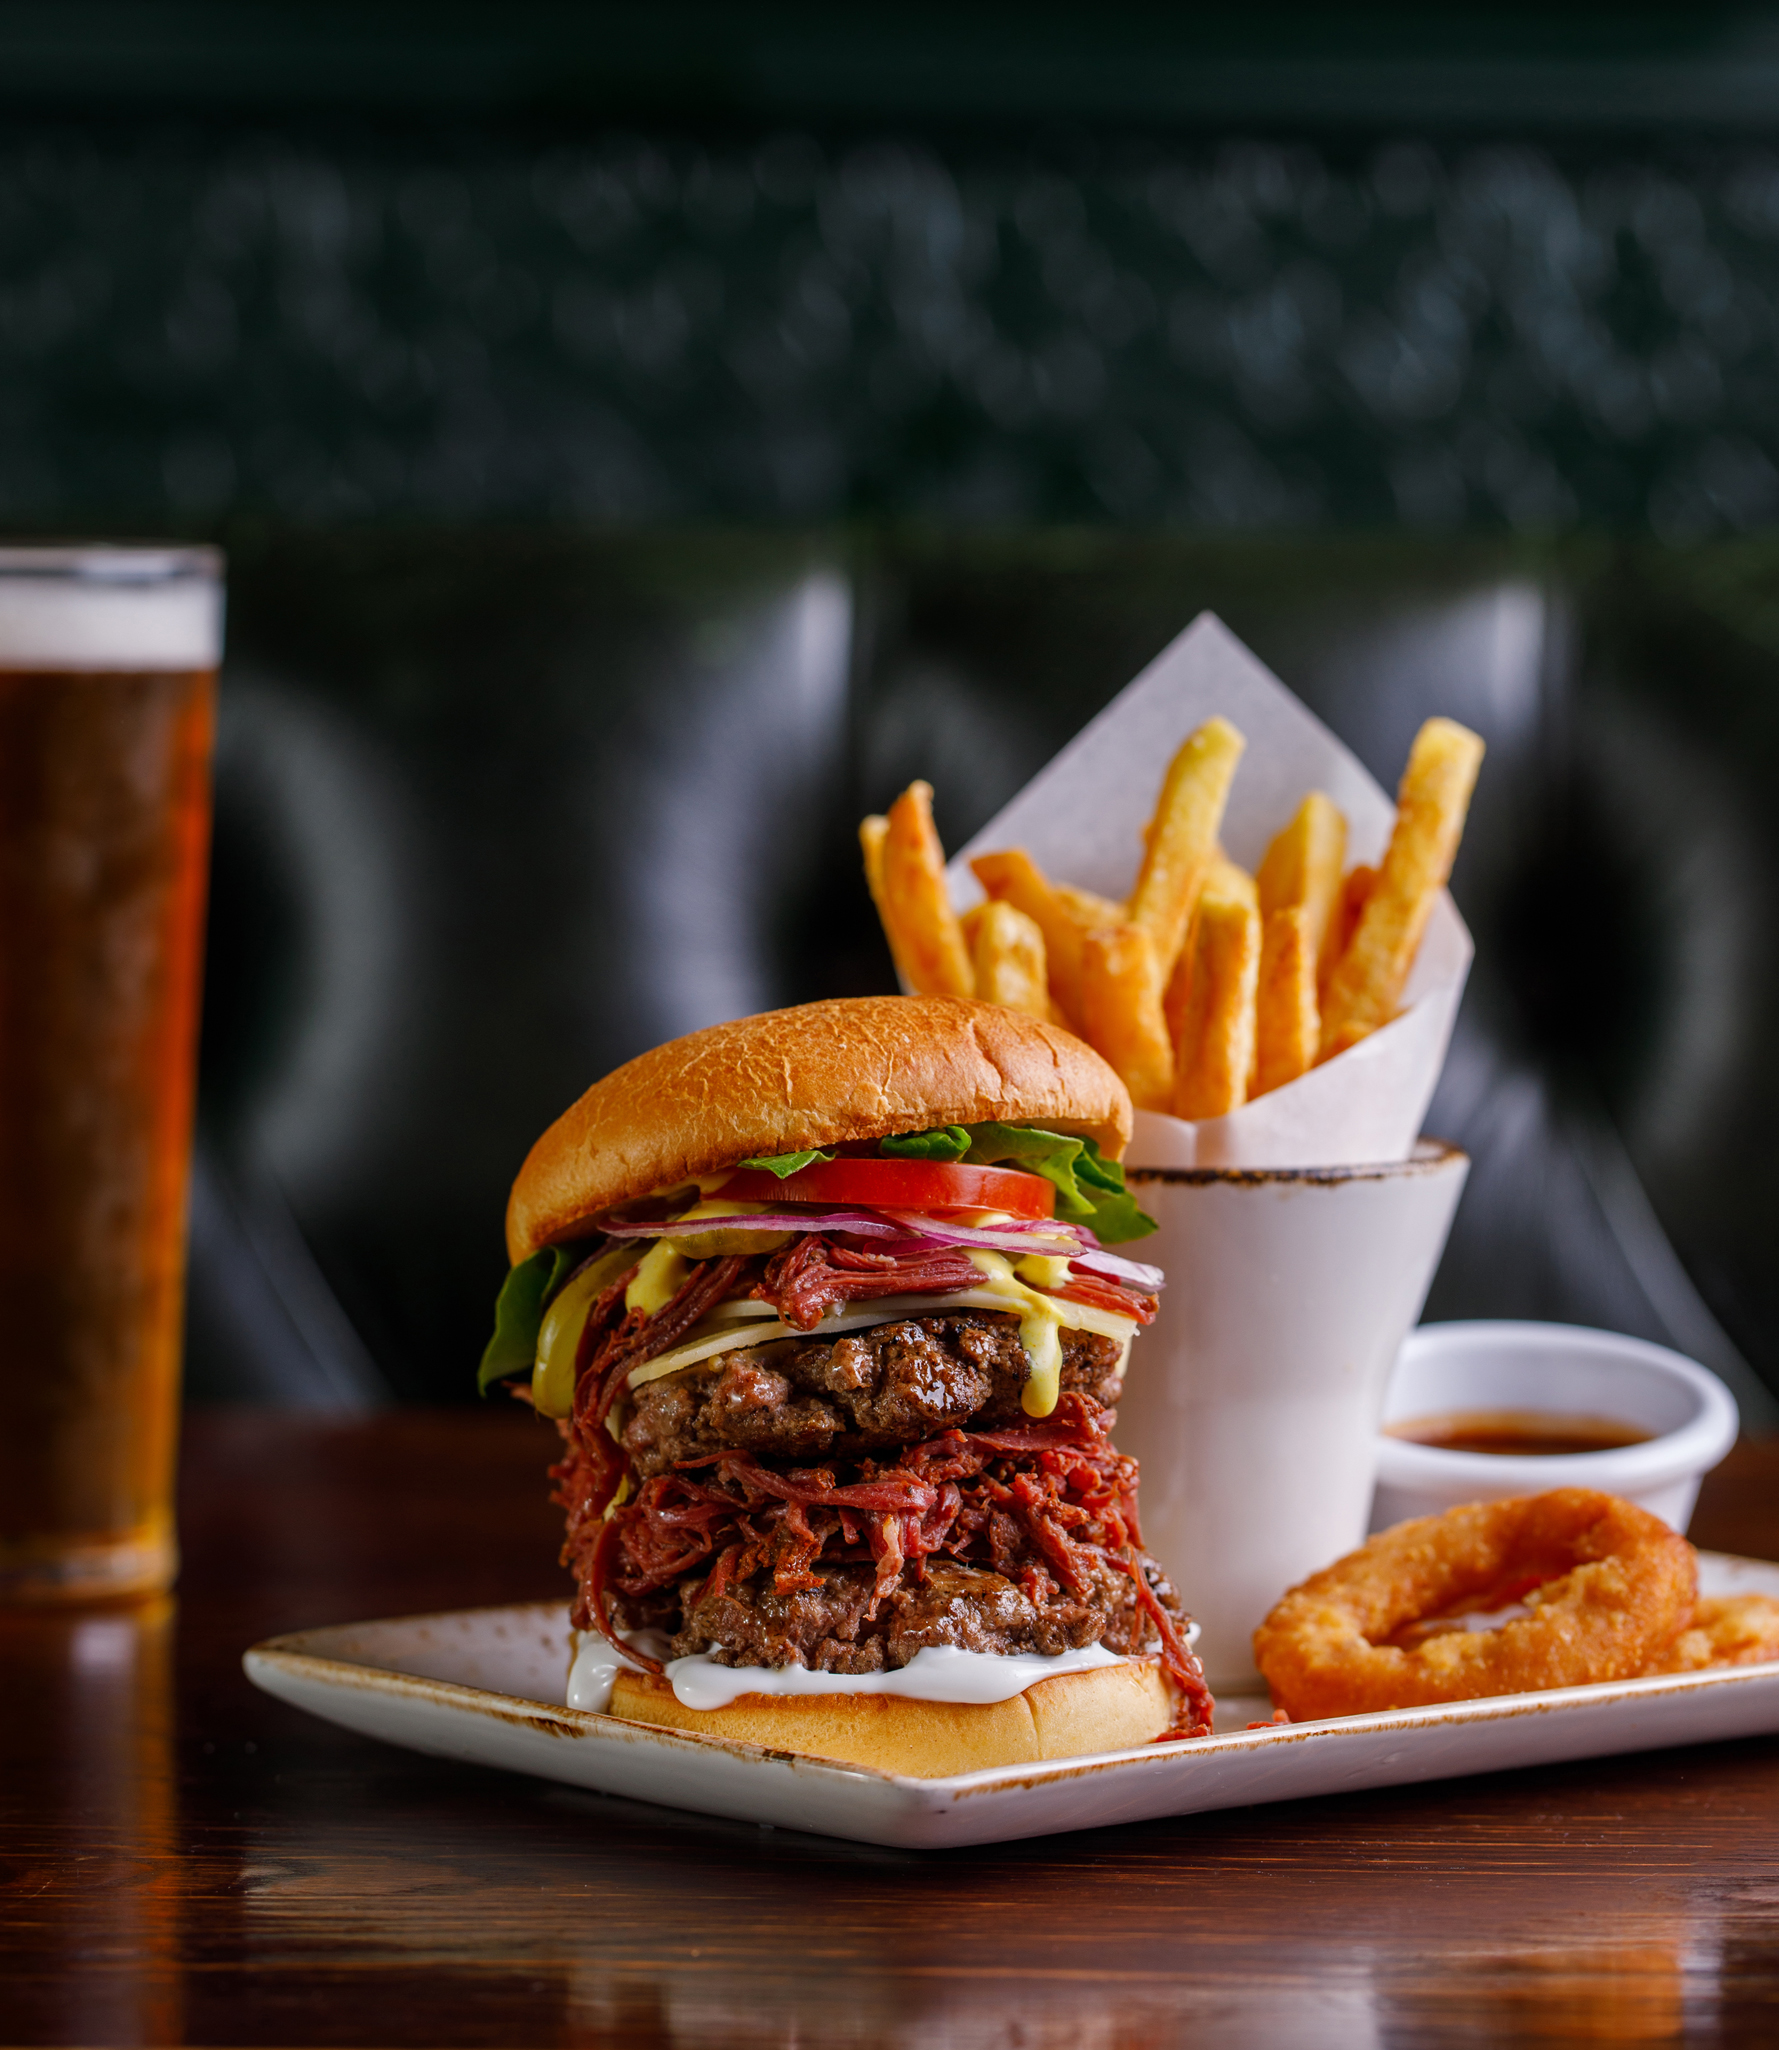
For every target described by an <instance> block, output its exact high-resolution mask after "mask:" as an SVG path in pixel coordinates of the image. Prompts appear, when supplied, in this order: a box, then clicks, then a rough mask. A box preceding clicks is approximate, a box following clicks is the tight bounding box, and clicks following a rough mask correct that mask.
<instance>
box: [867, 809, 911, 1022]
mask: <svg viewBox="0 0 1779 2050" xmlns="http://www.w3.org/2000/svg"><path fill="white" fill-rule="evenodd" d="M888 837H889V820H888V819H886V818H885V817H884V816H883V815H882V813H881V812H873V813H872V814H871V816H870V817H869V818H865V819H860V821H859V848H860V851H861V852H862V853H863V854H864V857H865V883H866V887H867V888H868V889H869V890H870V892H871V902H872V903H873V904H875V905H876V907H877V919H878V923H879V924H880V925H881V926H882V927H883V936H884V938H885V939H886V940H888V941H889V950H890V959H891V960H893V961H894V962H895V964H896V973H897V974H898V975H899V976H900V977H901V978H902V980H903V981H904V982H908V983H912V980H913V978H912V977H911V976H910V975H909V973H908V964H907V963H906V962H905V961H904V960H903V959H902V950H901V948H900V947H899V946H898V945H897V944H896V927H895V921H894V919H893V918H892V916H891V914H890V906H889V897H888V895H887V894H886V892H885V890H884V887H883V843H884V841H885V840H886V839H887V838H888Z"/></svg>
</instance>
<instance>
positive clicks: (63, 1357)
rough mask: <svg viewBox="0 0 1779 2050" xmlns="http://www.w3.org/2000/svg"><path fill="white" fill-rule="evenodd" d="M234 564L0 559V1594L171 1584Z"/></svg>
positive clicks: (155, 554)
mask: <svg viewBox="0 0 1779 2050" xmlns="http://www.w3.org/2000/svg"><path fill="white" fill-rule="evenodd" d="M220 569H221V566H220V563H219V561H218V559H217V557H216V556H215V555H214V554H213V553H211V552H210V551H208V550H203V549H164V550H149V549H121V548H66V549H61V548H58V549H36V548H32V549H0V1359H3V1360H4V1362H5V1381H4V1394H3V1396H0V1401H3V1402H4V1421H3V1422H0V1602H19V1601H79V1600H87V1599H92V1598H97V1597H102V1596H106V1595H122V1594H132V1593H139V1592H143V1591H145V1590H150V1589H156V1588H163V1587H165V1586H167V1585H168V1584H169V1583H170V1582H171V1580H172V1578H173V1575H174V1572H175V1569H176V1566H177V1560H178V1555H177V1552H176V1549H175V1544H174V1532H173V1501H172V1491H173V1464H174V1450H175V1435H176V1427H177V1419H178V1399H179V1359H180V1336H181V1323H182V1312H183V1304H184V1266H185V1206H186V1179H187V1170H188V1166H189V1160H190V1151H191V1121H192V1090H193V1075H194V1064H195V1056H196V1038H197V1004H198V975H199V961H200V954H201V951H202V943H203V913H204V879H205V869H206V861H207V856H208V851H209V834H210V782H209V772H210V740H211V728H212V723H213V713H214V704H215V686H216V667H217V661H218V658H219V655H220V652H221V640H222V587H221V577H220Z"/></svg>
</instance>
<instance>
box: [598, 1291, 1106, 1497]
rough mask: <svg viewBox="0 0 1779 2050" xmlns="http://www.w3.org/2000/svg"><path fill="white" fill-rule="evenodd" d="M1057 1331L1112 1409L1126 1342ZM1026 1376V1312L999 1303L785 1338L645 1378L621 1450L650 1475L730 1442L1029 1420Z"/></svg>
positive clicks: (838, 1449)
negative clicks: (1022, 1334) (1019, 1317)
mask: <svg viewBox="0 0 1779 2050" xmlns="http://www.w3.org/2000/svg"><path fill="white" fill-rule="evenodd" d="M1061 1336H1062V1385H1063V1387H1064V1388H1065V1389H1079V1390H1080V1391H1081V1392H1082V1393H1083V1394H1085V1395H1090V1396H1092V1397H1093V1399H1094V1401H1095V1402H1097V1403H1099V1404H1101V1405H1102V1406H1103V1407H1107V1408H1109V1407H1110V1406H1111V1405H1112V1404H1113V1403H1115V1402H1116V1401H1117V1399H1118V1392H1119V1388H1120V1386H1121V1385H1122V1384H1121V1374H1120V1363H1121V1356H1122V1351H1123V1348H1122V1347H1121V1346H1120V1345H1119V1344H1118V1342H1117V1340H1116V1339H1111V1338H1105V1337H1102V1336H1101V1335H1100V1334H1099V1333H1098V1332H1097V1331H1065V1332H1063V1333H1062V1334H1061ZM1025 1378H1026V1356H1025V1348H1024V1347H1023V1346H1022V1345H1021V1344H1020V1342H1019V1326H1018V1323H1017V1321H1016V1319H1014V1318H1012V1317H1005V1316H1000V1315H997V1314H995V1313H993V1312H978V1311H975V1310H954V1311H945V1312H940V1313H938V1314H936V1315H933V1316H930V1317H904V1318H901V1319H900V1320H898V1321H897V1322H895V1323H893V1324H878V1325H874V1326H872V1327H871V1328H870V1329H869V1330H865V1331H850V1332H847V1333H846V1334H845V1335H844V1336H842V1337H839V1338H833V1339H829V1340H827V1341H825V1342H816V1341H813V1340H809V1339H800V1338H782V1339H777V1340H774V1341H772V1342H771V1343H769V1344H766V1345H753V1346H749V1347H747V1349H746V1350H745V1351H739V1352H731V1353H724V1354H723V1355H722V1356H721V1357H720V1358H719V1359H717V1360H715V1361H713V1362H712V1364H711V1365H710V1366H708V1367H688V1368H687V1369H686V1370H685V1372H683V1373H680V1374H673V1375H670V1376H669V1377H668V1378H667V1379H665V1380H662V1381H651V1382H649V1383H647V1384H646V1385H645V1386H643V1387H642V1388H640V1389H638V1390H637V1392H636V1394H635V1395H634V1397H632V1406H631V1412H630V1416H629V1418H628V1420H627V1422H626V1423H625V1425H624V1449H625V1450H626V1451H627V1452H628V1453H629V1454H630V1457H631V1459H632V1460H633V1461H634V1462H635V1466H636V1470H637V1473H638V1474H639V1475H640V1476H641V1477H642V1478H643V1479H644V1480H649V1479H652V1478H653V1477H654V1476H655V1475H656V1474H659V1473H665V1472H666V1471H667V1470H668V1469H669V1468H670V1467H671V1466H673V1465H674V1464H675V1463H676V1462H678V1461H680V1460H683V1459H703V1458H706V1457H708V1456H709V1455H710V1454H711V1453H713V1452H719V1451H722V1450H724V1449H725V1448H726V1447H729V1446H738V1447H740V1448H742V1449H743V1450H745V1451H748V1452H752V1453H754V1454H756V1455H757V1456H759V1457H762V1458H772V1459H790V1460H808V1459H811V1458H818V1457H826V1456H828V1455H829V1454H832V1455H834V1456H835V1457H837V1458H847V1457H851V1456H855V1455H857V1454H858V1453H861V1452H872V1451H882V1450H884V1449H886V1448H888V1447H891V1446H896V1445H918V1444H920V1443H921V1442H922V1441H923V1440H924V1439H927V1438H933V1437H937V1436H938V1434H939V1433H940V1432H941V1431H949V1430H956V1429H961V1428H962V1427H963V1426H964V1425H966V1424H971V1423H973V1424H975V1425H976V1426H977V1427H978V1428H979V1429H982V1430H987V1429H990V1428H994V1427H997V1426H1004V1425H1007V1424H1016V1423H1023V1422H1024V1421H1026V1418H1025V1414H1024V1412H1023V1411H1022V1410H1021V1408H1020V1406H1019V1398H1020V1393H1021V1391H1022V1389H1023V1388H1024V1386H1025Z"/></svg>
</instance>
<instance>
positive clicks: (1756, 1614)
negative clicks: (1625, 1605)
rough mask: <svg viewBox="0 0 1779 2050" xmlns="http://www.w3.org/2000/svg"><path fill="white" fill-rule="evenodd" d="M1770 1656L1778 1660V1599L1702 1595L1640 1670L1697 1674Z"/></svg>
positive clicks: (1763, 1660)
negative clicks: (1673, 1635) (1681, 1624)
mask: <svg viewBox="0 0 1779 2050" xmlns="http://www.w3.org/2000/svg"><path fill="white" fill-rule="evenodd" d="M1769 1659H1779V1602H1776V1601H1774V1599H1773V1598H1772V1596H1771V1595H1765V1594H1730V1595H1705V1596H1704V1597H1702V1598H1701V1600H1700V1602H1699V1606H1698V1608H1697V1610H1696V1611H1695V1612H1694V1615H1693V1619H1692V1622H1691V1624H1690V1625H1689V1626H1688V1627H1687V1628H1686V1629H1685V1630H1683V1631H1681V1633H1680V1635H1679V1636H1678V1637H1677V1638H1675V1640H1674V1642H1673V1643H1672V1644H1671V1645H1670V1646H1669V1647H1668V1649H1667V1650H1666V1651H1665V1652H1663V1653H1662V1655H1661V1656H1660V1657H1659V1658H1657V1659H1656V1661H1655V1663H1654V1664H1653V1665H1650V1666H1648V1667H1646V1668H1645V1671H1647V1672H1651V1673H1702V1672H1704V1671H1705V1670H1706V1668H1707V1667H1710V1666H1761V1665H1765V1664H1766V1663H1767V1661H1768V1660H1769Z"/></svg>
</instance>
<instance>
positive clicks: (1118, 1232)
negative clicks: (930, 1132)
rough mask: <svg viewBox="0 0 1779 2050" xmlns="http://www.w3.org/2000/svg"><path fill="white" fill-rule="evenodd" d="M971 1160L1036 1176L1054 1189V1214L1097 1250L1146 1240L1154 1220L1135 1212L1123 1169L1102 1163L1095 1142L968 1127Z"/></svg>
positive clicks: (1013, 1128)
mask: <svg viewBox="0 0 1779 2050" xmlns="http://www.w3.org/2000/svg"><path fill="white" fill-rule="evenodd" d="M969 1133H970V1154H969V1157H970V1159H971V1161H973V1162H974V1163H976V1164H977V1165H979V1166H982V1167H993V1166H995V1165H997V1164H1000V1163H1007V1164H1010V1165H1012V1166H1015V1167H1022V1168H1024V1169H1025V1170H1026V1172H1027V1173H1028V1174H1041V1175H1042V1176H1043V1177H1044V1179H1045V1180H1046V1181H1047V1182H1050V1183H1051V1184H1053V1186H1054V1187H1055V1189H1056V1214H1057V1216H1058V1217H1065V1218H1068V1219H1069V1220H1070V1221H1071V1222H1072V1223H1075V1224H1085V1225H1088V1226H1089V1227H1090V1228H1091V1229H1092V1231H1093V1233H1094V1235H1095V1236H1096V1237H1097V1238H1098V1239H1099V1241H1100V1243H1101V1244H1102V1245H1107V1246H1116V1245H1121V1244H1123V1243H1124V1241H1125V1240H1127V1239H1140V1238H1146V1237H1147V1236H1148V1235H1149V1233H1150V1232H1152V1231H1153V1230H1154V1229H1155V1220H1154V1218H1153V1217H1151V1216H1149V1215H1148V1213H1147V1212H1146V1211H1143V1210H1139V1209H1138V1207H1137V1201H1136V1198H1135V1197H1134V1196H1132V1195H1131V1194H1130V1193H1129V1192H1128V1191H1127V1190H1126V1188H1125V1186H1124V1170H1123V1168H1122V1167H1120V1166H1119V1165H1118V1163H1117V1161H1115V1160H1108V1159H1107V1158H1106V1157H1105V1155H1104V1154H1103V1153H1101V1151H1100V1149H1099V1144H1098V1142H1097V1140H1093V1139H1069V1138H1064V1137H1063V1135H1062V1134H1061V1133H1060V1132H1040V1131H1034V1130H1033V1129H1032V1128H1031V1127H1030V1126H1027V1125H1001V1124H987V1125H971V1126H970V1127H969Z"/></svg>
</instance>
